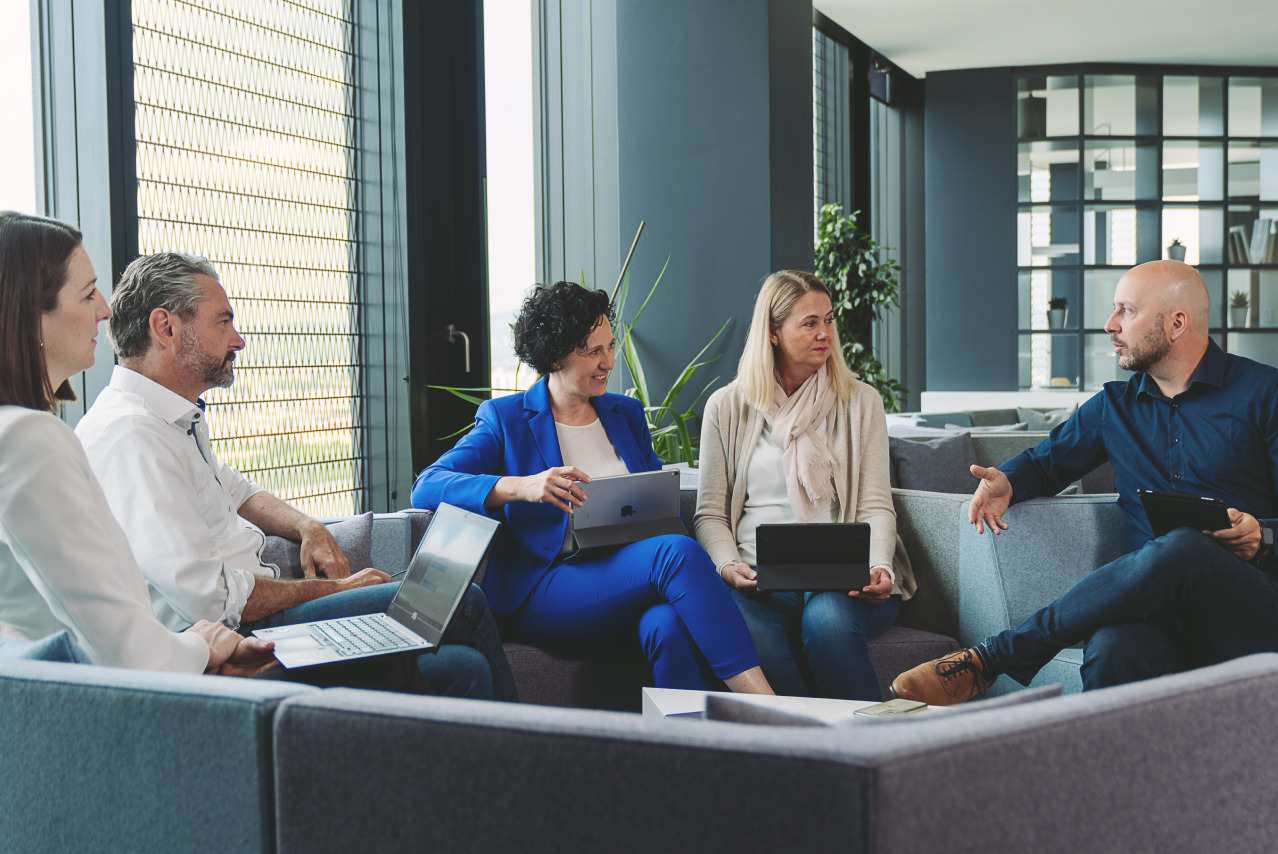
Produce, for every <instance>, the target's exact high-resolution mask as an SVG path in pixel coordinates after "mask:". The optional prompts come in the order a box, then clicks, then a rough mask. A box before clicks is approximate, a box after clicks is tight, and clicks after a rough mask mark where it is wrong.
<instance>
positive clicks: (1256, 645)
mask: <svg viewBox="0 0 1278 854" xmlns="http://www.w3.org/2000/svg"><path fill="white" fill-rule="evenodd" d="M1276 615H1278V581H1275V580H1274V579H1273V578H1272V577H1271V576H1270V575H1268V574H1267V573H1266V572H1264V571H1263V570H1261V569H1259V568H1258V567H1257V566H1255V565H1254V564H1252V563H1248V562H1246V561H1243V560H1239V559H1238V558H1237V557H1234V555H1232V554H1231V553H1230V552H1228V551H1226V550H1225V549H1224V548H1222V547H1220V546H1219V545H1217V544H1216V542H1215V541H1213V540H1212V539H1211V538H1210V537H1208V536H1207V535H1206V534H1203V533H1202V532H1200V531H1193V530H1190V529H1189V528H1178V529H1177V530H1175V531H1172V532H1171V533H1170V534H1167V535H1166V536H1164V537H1159V538H1158V539H1156V540H1151V541H1150V542H1148V543H1146V544H1145V546H1144V547H1142V548H1140V549H1138V550H1137V551H1134V552H1131V553H1130V554H1126V555H1124V556H1122V557H1120V558H1119V559H1118V560H1115V561H1113V562H1111V563H1108V564H1106V565H1105V566H1102V567H1100V568H1099V569H1097V570H1096V571H1095V572H1093V573H1091V574H1090V575H1088V576H1087V577H1086V578H1084V579H1083V580H1082V581H1079V582H1078V583H1077V584H1075V585H1074V586H1073V587H1072V588H1070V590H1069V592H1067V593H1066V594H1065V595H1064V596H1062V597H1060V598H1059V599H1057V600H1056V601H1055V602H1053V603H1052V604H1050V605H1048V606H1047V607H1046V608H1043V609H1041V610H1040V611H1038V612H1037V613H1035V614H1034V615H1033V616H1031V617H1030V618H1029V619H1028V620H1026V621H1025V622H1024V623H1022V624H1021V626H1020V627H1019V628H1017V629H1014V630H1008V631H1004V632H1000V633H999V634H997V635H994V636H993V637H991V638H989V640H987V641H986V642H985V648H986V651H987V652H988V653H989V657H990V662H991V664H992V665H993V666H994V669H995V670H997V671H998V672H1000V673H1006V674H1007V675H1008V676H1010V677H1012V678H1013V679H1015V680H1016V681H1017V682H1019V683H1021V684H1022V685H1028V684H1029V683H1030V681H1031V680H1032V679H1033V678H1034V674H1036V673H1037V672H1038V671H1039V669H1040V668H1042V667H1043V665H1045V664H1047V663H1048V662H1049V661H1051V660H1052V658H1053V657H1054V656H1055V655H1056V654H1057V653H1059V652H1060V651H1061V650H1062V649H1065V648H1066V647H1069V646H1073V645H1075V644H1077V643H1081V642H1083V641H1086V642H1087V649H1086V651H1085V654H1084V667H1083V687H1084V688H1088V689H1089V688H1097V687H1102V686H1104V685H1113V684H1119V683H1120V682H1125V681H1132V680H1134V679H1142V678H1148V677H1150V676H1157V675H1161V674H1162V673H1169V672H1174V671H1176V670H1185V669H1188V668H1192V667H1202V666H1205V665H1208V664H1217V663H1219V662H1222V661H1229V660H1230V659H1233V658H1237V657H1239V656H1242V655H1250V654H1251V653H1255V652H1274V651H1278V619H1275V616H1276Z"/></svg>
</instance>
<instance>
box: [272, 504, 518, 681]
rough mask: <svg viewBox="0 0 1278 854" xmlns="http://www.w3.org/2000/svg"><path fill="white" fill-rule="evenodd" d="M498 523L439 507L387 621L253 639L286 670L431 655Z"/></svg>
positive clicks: (371, 619)
mask: <svg viewBox="0 0 1278 854" xmlns="http://www.w3.org/2000/svg"><path fill="white" fill-rule="evenodd" d="M497 524H498V523H497V521H496V520H495V519H490V518H488V517H487V516H480V515H478V514H476V513H470V512H467V511H465V510H461V509H459V508H457V507H453V506H451V505H449V504H441V505H439V508H438V509H437V510H435V515H434V516H433V517H432V518H431V520H430V527H429V528H427V529H426V534H425V536H423V537H422V541H421V543H420V544H419V545H418V546H417V552H416V553H415V554H414V555H413V559H412V561H410V562H409V564H408V569H407V570H406V571H405V572H406V575H405V577H404V580H403V581H401V582H400V585H399V590H398V591H396V593H395V598H394V599H393V600H391V603H390V607H389V608H388V609H387V610H386V613H385V614H364V615H361V616H358V617H341V618H338V619H333V620H320V621H318V622H314V623H298V624H297V625H293V626H280V627H278V628H273V629H258V630H257V631H255V632H253V634H254V635H256V636H257V637H259V638H262V639H263V640H268V641H272V642H274V644H275V657H276V658H277V659H279V662H280V664H282V665H284V666H285V667H290V668H292V667H310V666H312V665H315V664H329V663H331V662H334V661H352V660H354V659H357V658H368V657H370V656H374V655H388V654H390V653H395V652H409V651H412V650H422V649H430V648H431V647H433V646H436V645H438V644H439V639H440V638H441V637H443V635H444V630H445V629H446V628H447V627H448V622H449V620H451V619H452V618H453V613H454V612H455V611H456V610H457V604H458V603H459V602H461V598H462V596H463V595H465V593H466V590H467V588H468V587H469V586H470V582H471V579H472V578H474V577H475V570H477V569H478V568H479V563H480V561H482V560H483V559H484V554H485V553H486V552H487V551H488V546H489V544H490V543H491V542H492V540H493V534H494V533H496V531H497Z"/></svg>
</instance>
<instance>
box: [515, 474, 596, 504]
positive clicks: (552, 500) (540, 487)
mask: <svg viewBox="0 0 1278 854" xmlns="http://www.w3.org/2000/svg"><path fill="white" fill-rule="evenodd" d="M520 480H521V481H522V482H521V483H520V486H519V499H520V500H521V501H527V502H529V503H530V504H553V505H555V506H556V507H558V508H559V509H560V510H562V511H564V512H565V513H571V512H572V508H574V507H580V506H581V505H582V504H583V503H584V502H585V500H586V493H585V492H584V491H583V490H582V488H581V487H580V486H578V485H577V484H578V483H590V475H588V474H586V473H585V472H584V471H582V470H581V469H579V468H577V467H576V466H556V467H555V468H552V469H546V470H545V471H544V472H541V473H540V474H531V475H528V476H527V477H524V478H520Z"/></svg>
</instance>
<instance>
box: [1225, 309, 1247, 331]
mask: <svg viewBox="0 0 1278 854" xmlns="http://www.w3.org/2000/svg"><path fill="white" fill-rule="evenodd" d="M1247 311H1248V309H1246V308H1231V309H1229V326H1230V328H1231V329H1242V328H1243V327H1245V326H1246V325H1247Z"/></svg>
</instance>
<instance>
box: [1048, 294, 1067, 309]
mask: <svg viewBox="0 0 1278 854" xmlns="http://www.w3.org/2000/svg"><path fill="white" fill-rule="evenodd" d="M1067 308H1069V298H1068V297H1052V298H1051V299H1049V300H1048V301H1047V310H1048V311H1063V310H1064V309H1067Z"/></svg>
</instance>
